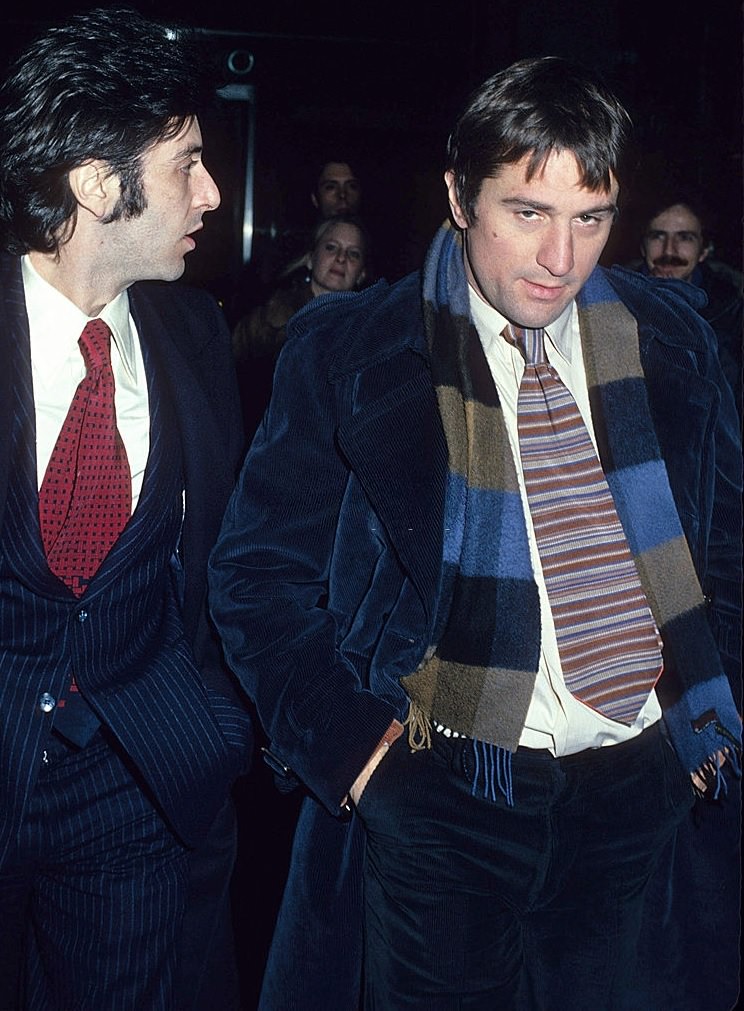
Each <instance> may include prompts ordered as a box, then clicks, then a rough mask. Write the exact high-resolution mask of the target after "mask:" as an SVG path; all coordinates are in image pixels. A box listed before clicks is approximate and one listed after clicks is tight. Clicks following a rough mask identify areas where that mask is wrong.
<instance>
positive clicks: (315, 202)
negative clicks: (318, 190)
mask: <svg viewBox="0 0 744 1011" xmlns="http://www.w3.org/2000/svg"><path fill="white" fill-rule="evenodd" d="M310 199H311V200H312V202H313V207H314V208H315V209H316V210H317V209H318V198H317V197H316V196H315V193H311V194H310Z"/></svg>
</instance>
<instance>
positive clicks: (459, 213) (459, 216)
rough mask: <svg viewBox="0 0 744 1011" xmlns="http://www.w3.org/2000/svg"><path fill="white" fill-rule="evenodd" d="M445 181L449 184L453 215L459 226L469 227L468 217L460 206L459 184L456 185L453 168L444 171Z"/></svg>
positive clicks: (448, 189) (448, 190) (448, 191)
mask: <svg viewBox="0 0 744 1011" xmlns="http://www.w3.org/2000/svg"><path fill="white" fill-rule="evenodd" d="M444 182H445V185H446V186H447V196H448V198H449V205H450V210H451V211H452V217H453V219H454V222H455V224H456V225H457V227H458V228H467V227H468V219H467V218H466V217H465V214H464V212H463V209H462V207H460V201H459V200H458V198H457V186H456V185H455V173H454V172H453V171H452V169H447V171H446V172H445V173H444Z"/></svg>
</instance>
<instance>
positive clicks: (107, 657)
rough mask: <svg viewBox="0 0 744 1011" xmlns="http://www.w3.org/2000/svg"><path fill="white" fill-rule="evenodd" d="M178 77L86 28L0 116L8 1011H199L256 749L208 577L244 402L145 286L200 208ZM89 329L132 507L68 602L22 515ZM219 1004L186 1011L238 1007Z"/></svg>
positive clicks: (174, 291) (23, 78)
mask: <svg viewBox="0 0 744 1011" xmlns="http://www.w3.org/2000/svg"><path fill="white" fill-rule="evenodd" d="M197 62H198V61H197V59H196V56H195V50H194V49H193V45H192V42H191V41H190V40H189V39H188V38H187V37H186V36H185V35H184V33H183V32H181V31H175V30H172V29H166V28H165V27H162V26H157V25H155V24H152V23H150V22H148V21H146V20H144V19H142V18H140V17H139V16H138V15H136V14H134V13H133V12H131V11H117V10H111V9H109V10H106V11H103V10H101V11H93V12H89V13H87V14H83V15H80V16H78V17H76V18H74V19H72V20H71V21H70V22H69V23H68V24H67V25H64V26H61V27H59V28H55V29H51V30H49V31H47V32H46V33H45V34H44V35H42V36H41V37H40V39H39V40H37V41H36V42H35V43H33V44H32V45H31V46H30V47H29V49H28V50H27V51H26V53H24V54H23V56H22V57H21V58H20V59H19V60H18V61H17V63H16V64H15V65H14V67H13V68H12V69H11V72H10V74H9V76H8V79H7V80H6V82H5V84H4V86H3V89H2V94H1V95H0V136H2V143H1V144H0V148H1V149H2V150H1V153H0V229H1V230H2V239H3V247H4V250H5V252H3V253H2V254H0V256H1V258H0V355H1V356H2V362H3V369H2V375H1V376H0V386H1V387H2V388H1V389H0V431H1V432H2V440H0V600H1V601H2V607H1V610H0V658H1V659H0V811H1V812H2V817H1V820H0V951H1V952H2V955H0V959H5V960H7V962H8V966H7V967H4V966H3V967H0V1005H1V1006H2V1007H3V1008H7V1007H12V1008H31V1009H45V1011H50V1009H58V1011H67V1009H70V1008H73V1007H74V1008H76V1009H89V1011H125V1009H134V1008H145V1009H148V1011H156V1009H168V1008H170V1009H173V1008H178V1009H179V1011H183V1009H185V1008H187V1007H195V1006H197V1004H198V1003H199V992H200V985H201V983H202V980H203V976H204V973H205V972H206V971H207V969H206V965H207V958H208V956H209V944H210V942H211V941H212V939H213V938H214V937H215V936H216V935H217V934H218V928H219V926H220V925H224V922H225V920H224V915H223V914H224V912H225V909H226V908H227V907H226V894H227V891H226V889H227V881H228V876H229V870H230V865H231V860H232V851H231V842H232V835H231V832H232V823H231V810H230V807H229V804H228V796H229V789H230V785H231V783H232V782H233V780H234V779H235V777H236V776H237V775H238V774H239V773H240V772H241V771H242V770H243V769H245V767H246V764H247V756H248V754H249V745H250V740H251V737H250V722H249V719H248V716H247V713H246V711H245V710H244V708H243V706H242V704H241V703H240V701H239V698H238V696H237V695H234V694H233V688H232V684H231V681H230V680H229V676H228V675H227V673H226V672H225V670H224V668H223V666H222V663H221V658H220V653H219V648H218V646H217V644H216V640H215V639H214V638H213V636H212V634H211V631H210V628H209V625H208V622H207V618H206V612H205V568H206V559H207V554H208V551H209V548H210V546H211V544H212V541H213V540H214V537H215V536H216V533H217V530H218V526H219V522H220V518H221V514H222V511H223V507H224V504H225V501H226V498H227V496H228V494H229V492H230V490H231V487H232V484H233V479H234V472H235V467H236V465H237V462H238V457H239V455H240V451H241V445H242V439H241V432H240V424H239V421H237V420H236V419H237V418H238V416H239V414H238V402H237V395H236V390H235V387H234V379H233V376H232V368H231V359H230V351H229V337H228V334H227V331H226V327H225V324H224V322H223V320H222V317H221V314H220V312H219V310H218V308H217V307H216V306H215V305H214V303H213V302H212V301H211V299H209V298H208V297H207V296H206V295H204V294H202V293H199V292H195V291H191V290H189V289H187V288H181V287H180V286H173V285H162V284H154V285H148V284H144V283H142V282H144V281H157V282H162V281H174V280H176V279H178V278H179V277H180V276H181V274H182V272H183V269H184V256H185V254H186V253H188V252H190V251H191V250H192V249H193V248H194V246H195V239H194V235H195V234H196V233H197V232H198V230H199V229H200V228H201V226H202V217H203V215H204V214H205V213H206V212H207V211H209V210H213V209H214V208H215V207H217V206H218V204H219V201H220V195H219V191H218V189H217V186H216V185H215V183H214V180H213V179H212V177H211V176H210V175H209V173H208V171H207V169H206V168H205V166H204V163H203V162H202V157H201V154H202V139H201V132H200V127H199V121H198V118H197V114H198V111H199V95H200V89H201V88H203V85H204V82H203V81H200V80H199V75H198V74H197V69H196V68H197ZM91 320H96V321H102V322H103V324H105V328H107V331H109V332H110V347H111V352H110V356H111V361H110V371H111V372H112V374H113V379H114V386H115V391H114V403H115V415H116V426H117V427H118V435H119V436H120V442H122V443H123V445H124V449H125V451H126V457H127V461H128V466H129V473H130V475H131V508H130V509H129V511H128V512H127V513H126V514H125V516H124V523H125V525H124V527H123V530H122V531H121V532H120V533H119V534H118V537H117V538H116V539H115V541H114V543H113V546H111V547H110V549H109V550H108V552H107V553H106V554H105V556H104V557H103V558H102V560H101V561H100V563H99V564H98V567H97V569H96V570H95V571H94V572H93V573H92V575H91V577H90V579H89V581H88V583H87V586H86V588H85V589H84V590H80V588H79V587H76V588H75V591H74V592H73V589H71V588H69V586H68V585H67V583H66V582H65V581H63V578H62V577H61V576H59V574H55V573H56V571H57V570H56V569H55V571H52V568H51V562H49V561H48V559H47V555H46V554H45V551H44V542H43V540H42V526H43V525H42V523H41V521H40V504H39V503H40V489H41V488H42V484H43V482H44V478H45V472H46V470H47V465H48V463H49V460H50V457H51V456H52V453H53V451H54V448H55V443H56V442H57V438H58V436H59V433H60V429H61V428H62V426H63V421H64V419H65V418H66V415H67V413H68V409H69V408H70V405H71V403H72V401H73V398H76V397H77V395H76V389H77V387H78V384H80V383H81V380H83V377H84V375H85V371H86V364H85V362H84V361H83V356H82V355H81V350H80V348H79V347H78V338H79V337H80V335H81V331H82V330H83V329H87V324H89V322H90V321H91ZM99 325H100V324H99ZM81 346H82V345H81ZM74 478H75V475H74V474H70V475H69V479H70V482H73V481H74ZM125 488H127V498H128V482H126V483H125ZM127 516H128V519H127V518H126V517H127ZM81 539H82V538H81ZM63 702H64V706H63ZM197 894H198V895H199V896H200V899H199V904H197V903H196V896H197ZM192 924H193V927H194V930H191V925H192ZM196 931H198V933H197V932H196ZM179 945H180V946H181V948H180V950H181V960H182V961H181V965H180V967H179V964H178V956H179ZM221 954H222V955H224V951H222V952H221ZM20 965H22V966H23V970H22V971H18V972H16V971H15V969H16V967H18V966H20ZM225 965H227V967H228V968H229V963H225ZM228 974H229V973H228ZM213 982H214V981H212V980H210V983H209V986H208V987H207V989H208V990H209V992H208V993H207V991H206V989H202V990H201V996H202V999H204V1000H206V1001H208V1002H211V1006H219V1007H220V1008H229V1007H233V1006H237V998H236V997H235V995H234V994H233V993H231V992H229V987H228V986H226V987H225V990H224V991H220V992H219V993H216V992H215V991H214V989H213ZM220 982H221V981H220ZM179 986H180V988H181V989H180V990H179V989H178V987H179Z"/></svg>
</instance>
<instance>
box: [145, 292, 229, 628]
mask: <svg viewBox="0 0 744 1011" xmlns="http://www.w3.org/2000/svg"><path fill="white" fill-rule="evenodd" d="M130 305H131V309H132V315H133V317H134V320H135V323H136V325H137V331H138V333H139V335H140V340H142V341H143V343H145V342H146V344H147V348H148V352H149V354H150V355H151V357H152V360H153V362H154V364H155V366H156V369H157V372H158V376H159V377H160V379H162V384H163V388H162V391H161V392H162V396H163V400H164V401H165V402H166V404H167V406H168V409H169V411H170V417H171V418H173V419H174V421H175V425H176V428H177V430H178V435H179V438H180V455H181V461H182V467H183V471H182V473H183V480H184V486H185V492H186V516H185V521H184V526H183V530H182V538H181V550H182V555H183V558H184V560H185V562H186V563H188V564H186V565H185V568H186V599H185V602H184V621H185V624H186V626H187V627H190V622H191V621H192V620H195V618H196V614H197V613H198V610H199V608H200V606H201V592H199V593H198V594H197V593H194V594H191V593H189V589H190V587H191V582H190V579H189V576H190V574H193V573H194V572H195V571H196V573H197V575H198V572H199V571H200V569H201V566H202V565H203V564H205V563H206V558H205V557H204V558H203V557H201V556H203V555H204V545H205V544H206V543H208V542H209V536H210V527H211V525H213V523H214V516H215V515H216V511H215V509H214V507H213V505H212V502H213V499H214V496H215V495H222V497H223V498H226V494H227V493H226V492H225V491H224V489H225V487H227V489H228V493H229V489H231V488H232V483H233V475H232V472H231V468H230V462H229V461H228V460H227V458H226V454H225V453H224V451H223V452H220V451H219V449H220V448H221V447H223V446H224V437H223V435H222V433H221V432H220V430H219V426H218V424H217V420H216V418H215V416H214V414H213V411H212V406H211V403H210V401H209V398H208V396H207V394H206V392H205V390H204V388H203V386H202V384H201V383H200V382H199V378H198V376H199V367H200V358H201V350H200V347H198V346H193V345H190V344H189V343H188V334H186V333H182V332H181V331H175V330H174V328H173V326H172V325H171V324H169V323H168V321H167V320H166V318H165V316H164V314H163V312H162V311H160V310H159V309H158V307H157V306H156V305H155V303H154V301H153V300H152V299H150V298H148V297H147V291H146V289H144V290H143V289H142V288H140V287H139V286H137V287H136V288H135V289H133V290H132V291H131V292H130ZM215 533H216V531H215ZM194 561H196V562H197V565H196V566H194V565H193V564H191V563H193V562H194Z"/></svg>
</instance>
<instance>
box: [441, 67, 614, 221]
mask: <svg viewBox="0 0 744 1011" xmlns="http://www.w3.org/2000/svg"><path fill="white" fill-rule="evenodd" d="M630 125H631V123H630V116H629V115H628V113H627V112H626V110H625V109H624V108H623V106H622V105H621V104H620V102H619V101H618V99H616V98H615V97H614V95H612V94H611V92H610V91H609V90H608V89H607V88H606V87H605V86H604V84H603V83H602V82H601V81H600V80H599V78H598V77H597V76H596V75H593V74H590V73H589V72H588V71H586V70H584V69H583V68H581V67H580V66H578V65H577V64H575V63H573V62H571V61H569V60H565V59H562V58H561V57H557V56H544V57H537V58H534V59H526V60H520V61H518V62H517V63H514V64H512V66H510V67H508V68H507V69H506V70H502V71H500V72H499V73H498V74H494V76H493V77H490V78H489V79H488V80H487V81H484V83H483V84H481V85H480V87H478V88H477V89H476V90H475V91H474V92H473V93H472V95H471V96H470V98H469V100H468V102H467V104H466V106H465V109H464V110H463V112H462V113H461V114H460V117H459V118H458V120H457V123H456V124H455V127H454V129H453V131H452V133H451V134H450V137H449V141H448V143H447V168H448V169H450V170H451V171H452V172H453V174H454V178H455V189H456V193H457V199H458V202H459V204H460V207H461V208H462V211H463V213H464V214H465V217H466V219H467V220H468V221H472V220H473V218H474V214H475V203H476V201H477V199H478V194H479V193H480V190H481V186H482V184H483V180H484V179H487V178H489V177H490V176H493V175H495V174H496V171H497V169H498V167H499V166H500V165H505V164H513V163H514V162H518V161H520V160H521V159H522V158H524V157H525V156H527V155H528V156H529V162H528V166H527V178H528V179H531V178H532V177H533V176H534V175H535V174H536V173H537V172H538V171H539V170H540V168H541V167H542V166H543V165H544V163H545V160H546V159H547V158H548V156H549V155H550V154H551V153H553V152H556V153H558V152H561V151H570V152H571V153H572V154H573V155H574V156H575V157H576V160H577V162H578V164H579V168H580V171H581V181H582V184H583V185H584V186H586V187H587V189H590V190H599V189H609V188H610V185H611V177H612V176H615V177H617V176H618V171H619V164H620V161H621V158H622V156H623V153H624V149H625V146H626V143H627V141H628V138H629V134H630Z"/></svg>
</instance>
